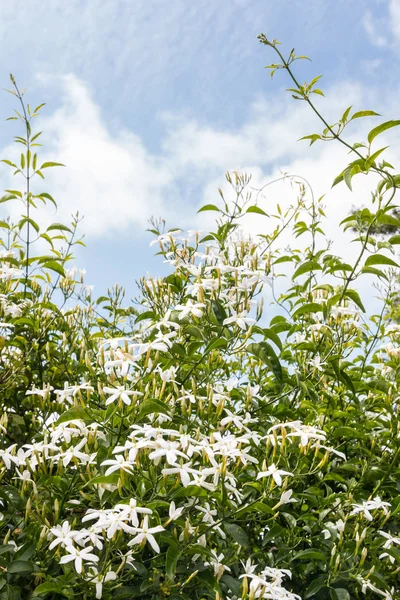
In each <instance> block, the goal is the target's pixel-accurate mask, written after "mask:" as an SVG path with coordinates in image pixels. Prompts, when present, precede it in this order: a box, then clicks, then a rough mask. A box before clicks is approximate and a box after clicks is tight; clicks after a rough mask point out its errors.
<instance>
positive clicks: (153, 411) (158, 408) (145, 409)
mask: <svg viewBox="0 0 400 600" xmlns="http://www.w3.org/2000/svg"><path fill="white" fill-rule="evenodd" d="M160 413H161V414H163V415H168V416H170V409H169V408H168V406H167V405H166V404H165V402H162V400H157V399H156V398H153V399H152V400H145V401H144V402H142V404H141V405H140V407H139V413H138V420H139V421H140V420H141V419H143V418H144V417H145V416H146V415H158V414H160Z"/></svg>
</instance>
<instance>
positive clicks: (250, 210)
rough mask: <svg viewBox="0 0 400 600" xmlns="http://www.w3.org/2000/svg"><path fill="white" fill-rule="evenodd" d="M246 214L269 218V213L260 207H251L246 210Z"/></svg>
mask: <svg viewBox="0 0 400 600" xmlns="http://www.w3.org/2000/svg"><path fill="white" fill-rule="evenodd" d="M246 213H256V214H258V215H263V216H264V217H268V215H267V213H266V212H265V211H264V210H263V209H262V208H260V207H259V206H249V208H248V209H247V210H246Z"/></svg>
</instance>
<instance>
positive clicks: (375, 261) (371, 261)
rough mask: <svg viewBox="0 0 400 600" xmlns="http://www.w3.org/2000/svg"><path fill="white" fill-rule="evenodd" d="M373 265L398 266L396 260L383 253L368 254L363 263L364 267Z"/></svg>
mask: <svg viewBox="0 0 400 600" xmlns="http://www.w3.org/2000/svg"><path fill="white" fill-rule="evenodd" d="M373 265H388V266H389V267H399V265H398V264H397V262H395V261H394V260H392V259H391V258H389V257H388V256H385V255H384V254H373V255H372V256H369V257H368V258H367V260H366V261H365V263H364V266H365V267H372V266H373Z"/></svg>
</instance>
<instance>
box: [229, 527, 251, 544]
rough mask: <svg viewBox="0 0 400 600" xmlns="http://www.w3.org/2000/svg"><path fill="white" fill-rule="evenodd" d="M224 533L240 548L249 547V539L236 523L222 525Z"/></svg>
mask: <svg viewBox="0 0 400 600" xmlns="http://www.w3.org/2000/svg"><path fill="white" fill-rule="evenodd" d="M224 529H225V531H226V532H227V533H228V534H229V535H230V536H231V537H232V538H233V539H234V540H235V542H237V543H238V544H240V545H241V546H248V545H249V538H248V537H247V534H246V532H245V530H244V529H242V528H241V527H240V526H239V525H236V523H225V524H224Z"/></svg>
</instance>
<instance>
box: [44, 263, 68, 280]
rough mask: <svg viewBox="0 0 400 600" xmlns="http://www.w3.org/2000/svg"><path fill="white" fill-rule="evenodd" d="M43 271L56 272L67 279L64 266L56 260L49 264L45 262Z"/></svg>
mask: <svg viewBox="0 0 400 600" xmlns="http://www.w3.org/2000/svg"><path fill="white" fill-rule="evenodd" d="M42 269H50V270H51V271H55V272H56V273H58V274H59V275H62V276H63V277H65V271H64V267H63V266H62V265H60V263H58V262H56V261H55V260H49V261H48V262H45V263H44V264H43V265H42Z"/></svg>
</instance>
